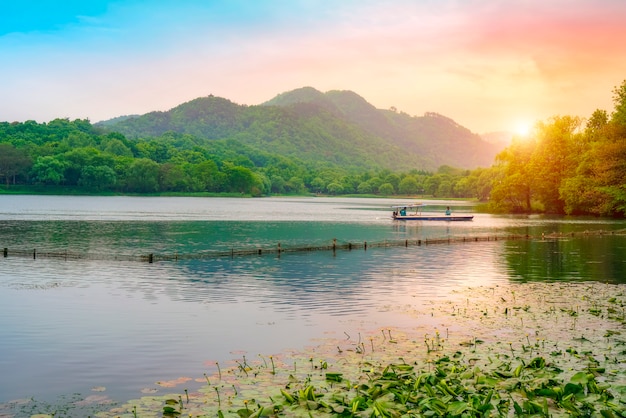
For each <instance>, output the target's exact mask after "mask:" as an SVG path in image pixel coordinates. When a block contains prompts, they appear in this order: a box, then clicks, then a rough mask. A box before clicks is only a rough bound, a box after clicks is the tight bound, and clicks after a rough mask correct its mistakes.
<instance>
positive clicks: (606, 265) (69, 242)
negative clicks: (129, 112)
mask: <svg viewBox="0 0 626 418" xmlns="http://www.w3.org/2000/svg"><path fill="white" fill-rule="evenodd" d="M70 200H71V204H69V203H68V201H67V200H64V199H57V198H54V199H53V202H52V203H51V204H50V205H51V207H53V208H54V210H52V209H45V205H43V206H42V205H41V202H40V205H39V206H38V207H37V209H36V210H35V209H33V210H32V211H28V210H26V209H24V207H22V208H12V209H10V211H7V210H5V211H4V212H3V211H2V205H3V204H6V201H4V200H3V201H2V203H0V215H2V216H3V218H2V219H0V240H1V242H0V247H9V248H15V247H17V248H24V249H33V248H37V249H40V250H41V251H45V250H49V251H59V250H67V251H76V252H81V253H84V254H111V255H112V257H103V258H101V259H98V258H97V257H94V258H86V259H80V260H70V261H64V260H58V259H45V258H38V259H36V260H33V259H32V257H31V258H19V257H8V258H0V289H1V291H0V341H2V356H0V374H1V375H2V376H12V377H11V379H0V402H2V401H7V400H10V399H15V398H25V397H30V396H36V397H37V398H38V399H46V398H47V399H50V398H54V397H55V396H58V395H61V394H67V393H74V392H81V393H89V391H90V390H91V388H92V387H94V386H105V387H107V391H106V394H107V395H108V396H111V397H113V398H118V399H123V398H124V397H128V396H130V397H139V396H141V393H140V391H141V389H143V388H145V387H147V386H149V387H153V386H154V382H156V381H158V380H169V379H174V378H177V377H180V376H181V375H185V376H191V377H198V376H201V375H202V373H203V372H204V371H206V369H207V367H209V366H207V364H211V362H213V363H214V362H215V361H220V362H224V363H226V362H228V361H229V360H231V359H233V358H234V357H236V354H234V353H239V352H240V351H244V352H248V353H251V355H253V356H255V355H257V354H259V353H264V354H271V353H276V352H280V351H282V350H284V349H288V348H300V347H303V346H305V345H308V344H309V343H310V342H311V339H314V338H317V337H320V336H325V335H328V333H330V334H331V335H333V334H334V335H342V334H343V332H349V333H351V334H354V333H357V332H359V331H360V330H362V329H371V328H375V327H378V326H381V327H384V326H389V325H394V326H395V325H398V326H401V325H406V326H410V325H411V323H412V321H413V320H414V319H413V318H411V317H409V316H407V315H405V314H404V312H405V311H409V310H416V311H424V316H425V317H428V315H427V313H428V306H430V304H432V303H437V302H438V301H442V300H448V299H449V298H450V297H452V296H451V292H452V290H454V289H457V288H461V287H465V286H493V285H496V284H498V285H505V284H506V283H507V282H508V281H509V280H517V281H536V280H537V281H546V280H601V281H608V282H616V283H618V282H622V281H623V280H624V277H626V274H624V273H626V271H625V266H624V263H625V260H626V257H625V255H626V254H625V251H626V242H625V241H624V240H625V238H624V236H621V235H618V234H615V235H607V236H599V235H593V234H590V235H589V236H584V235H580V236H575V237H562V236H560V235H567V234H569V233H571V232H577V233H579V232H583V231H587V230H589V231H594V230H596V231H597V230H607V231H619V230H621V229H623V228H624V227H625V226H626V224H625V223H624V222H618V221H612V220H599V219H562V218H556V219H550V218H547V219H546V218H543V217H534V216H532V217H507V216H490V215H485V214H476V216H475V218H474V221H472V222H461V223H441V222H434V223H428V222H393V221H391V220H390V219H389V217H388V214H387V208H388V205H389V204H390V203H397V202H388V201H384V200H378V199H369V200H367V199H362V200H333V199H323V200H316V199H300V200H298V199H283V200H269V201H266V200H252V199H249V200H246V201H245V202H244V203H241V204H239V202H240V201H239V200H237V201H236V202H237V203H238V204H237V206H236V207H235V209H233V208H232V204H233V200H228V199H226V200H206V199H196V200H189V199H182V200H177V199H170V200H168V199H165V200H163V199H157V200H151V199H122V200H117V199H114V200H113V203H111V201H110V200H107V199H96V203H94V200H90V199H70ZM122 201H123V202H124V204H126V205H131V206H132V205H138V206H136V207H131V206H127V207H121V208H120V207H119V206H116V205H118V204H119V203H120V202H122ZM129 202H132V203H129ZM156 203H158V204H156ZM28 204H33V202H32V201H31V202H28ZM72 205H75V206H77V207H78V208H79V210H78V211H77V212H76V213H68V212H64V211H69V209H64V207H65V206H72ZM152 207H154V208H152ZM151 208H152V209H151ZM233 211H234V212H233ZM9 212H10V213H9ZM35 212H36V213H35ZM176 213H180V216H179V217H178V218H177V217H176V216H175V214H176ZM46 216H49V217H50V218H52V219H45V217H46ZM257 216H258V217H263V216H264V217H265V220H263V221H260V220H259V221H251V220H249V219H248V218H250V217H257ZM220 217H221V218H220ZM135 218H136V219H135ZM208 218H211V219H208ZM217 218H220V219H222V220H218V219H217ZM246 219H248V220H246ZM519 234H521V235H529V236H530V237H531V238H530V239H521V240H512V241H507V240H498V241H488V242H487V241H479V242H474V241H472V242H468V243H457V244H437V245H422V246H410V247H408V248H405V247H402V246H400V247H389V248H369V249H368V250H367V251H365V250H363V249H362V248H361V249H358V250H352V251H348V250H341V251H336V252H334V253H333V252H332V251H320V252H307V253H293V252H287V253H284V254H282V255H281V256H280V257H277V256H276V255H275V254H273V255H271V254H267V255H266V254H263V255H261V256H246V257H232V258H231V257H221V258H218V257H205V258H199V259H185V260H182V259H181V260H179V261H176V262H174V261H172V262H157V263H154V264H148V263H132V262H124V261H119V260H116V259H115V257H114V256H116V255H124V254H146V253H150V252H154V253H169V254H172V253H178V254H201V253H203V252H207V251H212V250H222V251H223V250H229V249H231V248H240V247H252V248H254V247H256V246H266V245H269V246H275V245H276V244H277V243H278V242H280V243H281V245H282V246H283V248H288V247H291V246H302V245H328V244H329V243H330V242H332V239H333V238H336V239H337V240H338V242H339V243H341V242H364V241H368V242H384V241H386V240H389V241H392V240H405V239H409V240H418V239H421V240H426V239H431V238H442V237H456V236H468V237H477V236H496V235H497V236H500V237H504V236H507V235H519ZM542 234H545V235H546V236H547V237H548V238H545V239H541V235H542ZM553 234H557V235H559V237H557V238H551V236H552V235H553Z"/></svg>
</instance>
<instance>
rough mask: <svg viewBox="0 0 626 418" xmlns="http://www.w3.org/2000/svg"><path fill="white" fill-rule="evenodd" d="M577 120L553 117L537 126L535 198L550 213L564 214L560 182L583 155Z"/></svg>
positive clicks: (534, 155)
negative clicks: (581, 153)
mask: <svg viewBox="0 0 626 418" xmlns="http://www.w3.org/2000/svg"><path fill="white" fill-rule="evenodd" d="M580 125H581V119H580V118H578V117H571V116H563V117H554V118H552V119H551V120H550V121H549V122H548V123H542V122H540V123H538V124H537V129H536V132H537V147H536V148H535V150H534V153H533V155H532V159H531V167H532V170H533V179H534V182H533V189H534V193H535V196H536V197H537V199H538V200H539V201H541V203H542V204H543V206H544V208H545V211H546V212H549V213H559V214H563V213H565V202H564V200H563V198H562V195H561V186H562V185H563V182H564V181H565V180H566V179H567V178H569V177H571V176H572V175H573V174H574V172H575V169H576V165H577V160H578V158H579V156H580V152H581V151H582V149H581V146H582V135H581V134H580V133H579V131H578V129H579V127H580Z"/></svg>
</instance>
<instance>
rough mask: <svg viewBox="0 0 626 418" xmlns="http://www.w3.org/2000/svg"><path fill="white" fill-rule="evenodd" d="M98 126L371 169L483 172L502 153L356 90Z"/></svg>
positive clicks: (210, 106) (306, 90)
mask: <svg viewBox="0 0 626 418" xmlns="http://www.w3.org/2000/svg"><path fill="white" fill-rule="evenodd" d="M98 124H99V125H101V126H106V127H107V128H108V129H109V130H116V131H117V132H120V133H122V134H124V135H126V136H128V137H130V138H138V137H149V136H155V137H158V136H160V135H163V134H164V133H165V132H168V131H171V132H178V133H182V134H188V135H192V136H194V137H196V138H199V139H200V140H201V141H214V140H221V139H236V140H237V141H240V142H242V143H243V144H246V145H247V146H251V147H255V148H256V147H258V149H261V150H266V149H270V150H272V151H273V152H276V153H279V154H281V155H285V156H297V157H298V158H302V159H303V160H304V161H315V162H316V163H319V162H324V163H331V164H333V163H334V164H340V165H342V166H355V167H356V166H358V167H364V168H367V169H375V168H376V167H382V168H386V169H393V170H411V169H418V170H427V171H435V170H436V169H437V168H438V167H439V166H441V165H448V166H452V167H458V168H465V169H467V168H475V167H479V166H483V167H484V166H489V165H491V164H492V163H493V159H494V157H495V155H496V154H497V152H499V151H500V150H501V148H500V147H498V146H496V145H493V144H491V143H489V142H487V141H485V140H483V139H482V138H480V136H478V135H477V134H473V133H472V132H471V131H470V130H469V129H467V128H464V127H463V126H461V125H459V124H458V123H456V122H455V121H454V120H452V119H450V118H448V117H446V116H443V115H439V114H436V113H426V114H425V115H424V116H410V115H408V114H407V113H404V112H401V111H397V110H395V109H392V110H382V109H377V108H376V107H375V106H373V105H372V104H371V103H369V102H368V101H367V100H366V99H364V98H363V97H361V96H360V95H358V94H357V93H355V92H353V91H350V90H330V91H328V92H326V93H322V92H321V91H319V90H317V89H315V88H313V87H310V86H307V87H302V88H298V89H295V90H291V91H287V92H284V93H280V94H278V95H276V96H275V97H274V98H272V99H271V100H268V101H266V102H265V103H263V104H261V105H257V106H243V105H239V104H236V103H233V102H232V101H230V100H228V99H224V98H221V97H216V96H213V95H209V96H205V97H199V98H197V99H193V100H190V101H188V102H185V103H183V104H181V105H178V106H176V107H174V108H172V109H170V110H169V111H166V112H150V113H147V114H145V115H142V116H138V117H131V118H121V119H118V120H111V121H104V122H99V123H98ZM502 148H503V147H502Z"/></svg>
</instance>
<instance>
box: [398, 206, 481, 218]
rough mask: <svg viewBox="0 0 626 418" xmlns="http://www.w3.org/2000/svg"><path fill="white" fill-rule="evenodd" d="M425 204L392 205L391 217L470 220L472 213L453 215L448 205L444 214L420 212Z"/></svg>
mask: <svg viewBox="0 0 626 418" xmlns="http://www.w3.org/2000/svg"><path fill="white" fill-rule="evenodd" d="M425 206H426V205H424V204H423V203H413V204H409V205H397V206H392V207H391V208H392V209H393V215H392V218H393V219H395V220H397V221H448V222H450V221H471V220H472V219H474V215H453V214H452V212H451V211H450V206H448V209H447V210H446V212H445V214H441V213H422V208H424V207H425Z"/></svg>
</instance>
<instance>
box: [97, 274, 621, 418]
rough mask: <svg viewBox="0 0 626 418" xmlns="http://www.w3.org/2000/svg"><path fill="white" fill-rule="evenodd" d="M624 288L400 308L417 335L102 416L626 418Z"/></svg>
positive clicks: (521, 290)
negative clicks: (530, 417)
mask: <svg viewBox="0 0 626 418" xmlns="http://www.w3.org/2000/svg"><path fill="white" fill-rule="evenodd" d="M624 289H626V288H625V287H622V286H619V285H605V284H600V283H593V284H590V283H578V284H560V283H550V284H546V283H543V284H542V283H531V284H511V285H508V286H494V287H477V288H468V289H463V290H459V291H456V292H453V293H452V294H450V300H449V301H446V302H442V303H440V304H433V305H432V306H426V307H410V308H408V309H407V308H405V307H403V309H404V311H403V313H404V314H408V315H411V316H412V317H413V318H414V323H413V324H412V326H411V327H407V328H390V327H385V328H383V329H379V330H372V331H371V332H369V333H368V334H366V335H365V337H366V338H367V339H369V340H370V343H369V344H368V345H367V346H369V347H370V348H371V349H369V350H366V347H367V346H366V345H365V344H364V343H363V342H362V338H361V337H362V336H361V333H360V332H359V338H358V341H353V340H351V339H350V337H349V335H348V334H347V332H346V333H345V334H346V335H348V339H345V338H336V339H330V338H329V339H326V340H324V341H322V342H320V344H319V345H317V346H316V347H313V348H311V349H310V350H309V351H307V352H301V353H298V352H295V353H289V354H280V355H276V354H275V355H272V356H270V362H267V361H265V359H264V358H263V356H259V360H257V361H248V360H247V359H246V358H245V356H244V357H243V360H241V361H235V364H236V366H233V367H232V368H230V369H228V370H226V371H222V370H221V369H220V368H219V366H218V371H217V376H213V377H212V378H211V379H209V376H208V375H206V374H205V375H204V376H205V380H206V382H207V385H205V386H204V387H201V388H200V389H198V392H195V393H189V392H188V391H187V390H184V391H183V392H181V393H171V394H166V395H161V396H154V395H151V396H146V397H144V398H141V399H139V400H134V401H130V402H128V403H127V404H126V405H124V406H122V407H121V408H116V409H114V410H111V411H110V412H102V413H99V414H98V417H102V418H108V417H111V418H112V417H122V416H129V417H130V416H141V417H162V416H178V415H182V414H183V413H184V415H185V416H187V415H188V416H190V417H204V416H218V417H220V416H240V417H245V418H248V417H252V418H256V417H264V416H268V417H269V416H340V417H356V416H378V417H396V416H398V417H399V416H449V417H456V416H458V417H479V416H480V417H482V416H544V417H548V416H551V417H556V416H602V417H607V418H610V417H621V416H626V348H625V347H623V346H624V345H626V341H625V340H623V339H621V338H622V337H621V336H622V332H623V329H624V325H625V319H624V318H625V317H626V315H624V302H622V300H623V299H625V297H624ZM581 296H584V298H581ZM494 303H497V304H498V306H497V308H494V307H493V305H494ZM461 304H462V305H464V306H463V308H459V306H460V305H461ZM497 312H499V313H500V314H497V315H494V314H493V313H497ZM502 312H504V313H505V314H504V315H502ZM572 319H573V320H574V323H572ZM439 329H445V330H446V332H445V338H444V336H443V335H441V334H440V332H439V331H438V330H439ZM392 331H393V337H392ZM618 347H621V348H618ZM374 348H376V349H374ZM268 363H269V364H268ZM307 363H308V364H307ZM270 366H271V367H270ZM298 366H300V367H298ZM177 381H178V382H180V383H182V382H183V381H184V380H183V379H180V380H177ZM200 381H202V380H201V379H200ZM211 381H213V382H215V384H213V385H212V384H211ZM182 393H184V396H185V400H186V402H185V403H184V404H183V401H182V400H183V398H182V396H183V395H182Z"/></svg>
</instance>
